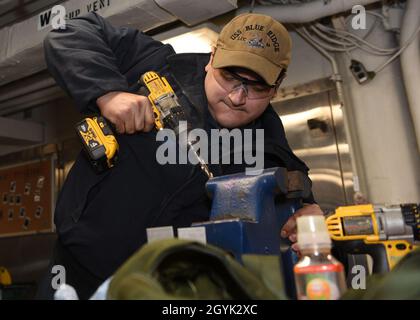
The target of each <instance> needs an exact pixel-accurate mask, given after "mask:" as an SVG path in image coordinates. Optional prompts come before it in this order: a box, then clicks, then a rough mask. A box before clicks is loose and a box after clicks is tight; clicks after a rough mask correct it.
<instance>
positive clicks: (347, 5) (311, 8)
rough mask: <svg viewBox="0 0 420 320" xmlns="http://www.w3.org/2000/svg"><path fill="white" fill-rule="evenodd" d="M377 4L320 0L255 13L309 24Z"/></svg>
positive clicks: (370, 0) (246, 9)
mask: <svg viewBox="0 0 420 320" xmlns="http://www.w3.org/2000/svg"><path fill="white" fill-rule="evenodd" d="M375 2H379V0H329V1H326V0H318V1H313V2H307V3H302V4H289V5H280V4H279V5H270V6H256V7H254V9H253V12H254V13H260V14H266V15H269V16H271V17H273V18H274V19H276V20H278V21H280V22H281V23H307V22H312V21H314V20H318V19H321V18H324V17H328V16H332V15H335V14H338V13H342V12H346V11H348V10H351V8H353V7H354V6H355V5H362V6H366V5H369V4H371V3H375ZM414 2H416V0H414ZM249 8H250V7H249V6H247V7H242V8H240V9H238V10H237V14H240V13H245V12H249Z"/></svg>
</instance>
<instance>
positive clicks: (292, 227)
mask: <svg viewBox="0 0 420 320" xmlns="http://www.w3.org/2000/svg"><path fill="white" fill-rule="evenodd" d="M317 215H324V213H323V212H322V210H321V208H320V207H319V205H317V204H307V203H304V204H303V207H302V208H300V209H299V210H297V211H296V212H295V213H294V214H293V216H291V217H290V218H289V220H287V222H286V223H285V224H284V226H283V228H282V229H281V233H280V235H281V237H282V238H289V240H290V241H291V242H293V244H292V249H293V250H295V251H299V247H298V245H297V243H296V241H297V225H296V219H297V218H298V217H300V216H317Z"/></svg>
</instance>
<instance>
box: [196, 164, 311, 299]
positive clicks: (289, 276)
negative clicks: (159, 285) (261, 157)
mask: <svg viewBox="0 0 420 320" xmlns="http://www.w3.org/2000/svg"><path fill="white" fill-rule="evenodd" d="M206 188H207V192H208V194H209V196H210V197H211V198H212V209H211V212H210V218H209V221H208V222H204V223H196V224H194V225H193V226H195V227H196V226H203V227H205V229H206V238H207V242H208V243H210V244H212V245H215V246H218V247H220V248H223V249H224V250H226V251H227V252H229V253H231V254H232V255H233V256H234V257H235V258H236V259H237V260H238V261H240V262H241V256H242V254H268V255H279V256H280V258H281V266H282V270H281V271H282V274H283V279H284V283H285V289H286V294H287V295H288V296H289V298H291V299H294V298H295V294H296V293H295V292H296V290H295V287H294V276H293V265H294V264H295V263H296V261H297V257H296V254H295V253H294V252H293V251H292V249H291V247H290V245H291V243H290V241H289V240H288V239H282V238H281V237H280V230H281V228H282V227H283V225H284V224H285V223H286V221H287V220H288V219H289V217H291V216H292V215H293V214H294V213H295V211H296V210H298V209H299V208H300V207H301V206H302V199H304V198H307V197H309V195H310V193H311V182H310V180H309V178H308V177H307V175H305V174H304V173H302V172H301V171H287V169H285V168H280V167H278V168H270V169H265V170H264V171H263V172H262V174H259V175H245V173H239V174H232V175H225V176H220V177H215V178H213V179H211V180H209V181H208V182H207V184H206Z"/></svg>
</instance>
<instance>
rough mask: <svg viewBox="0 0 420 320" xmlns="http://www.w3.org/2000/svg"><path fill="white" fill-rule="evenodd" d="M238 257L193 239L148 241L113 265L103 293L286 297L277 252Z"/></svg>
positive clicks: (169, 296) (118, 296)
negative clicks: (109, 279) (111, 274)
mask: <svg viewBox="0 0 420 320" xmlns="http://www.w3.org/2000/svg"><path fill="white" fill-rule="evenodd" d="M242 259H243V263H244V265H242V264H240V263H238V262H237V261H236V260H235V259H234V258H232V256H231V255H229V254H228V253H226V252H225V251H223V250H221V249H219V248H217V247H215V246H212V245H208V244H203V243H199V242H195V241H189V240H181V239H176V238H175V239H166V240H159V241H154V242H151V243H149V244H146V245H144V246H143V247H142V248H140V249H139V250H138V251H137V252H136V253H135V254H133V256H131V258H129V259H128V260H127V261H126V262H125V263H124V264H123V265H122V266H121V267H120V268H119V269H118V270H117V272H116V273H115V274H114V276H113V278H112V280H111V283H110V285H109V290H108V293H107V299H111V300H120V299H121V300H131V299H142V300H143V299H156V300H161V299H170V300H176V299H200V300H201V299H203V300H205V299H212V300H213V299H217V300H219V299H235V300H236V299H286V296H285V293H284V287H283V281H282V279H281V273H280V261H279V257H278V256H267V255H244V256H243V257H242Z"/></svg>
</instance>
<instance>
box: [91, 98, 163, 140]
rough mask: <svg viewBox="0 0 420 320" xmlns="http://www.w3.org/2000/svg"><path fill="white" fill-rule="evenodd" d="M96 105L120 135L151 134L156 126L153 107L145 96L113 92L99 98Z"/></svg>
mask: <svg viewBox="0 0 420 320" xmlns="http://www.w3.org/2000/svg"><path fill="white" fill-rule="evenodd" d="M96 104H97V105H98V107H99V110H100V111H101V114H102V115H103V116H104V117H105V118H107V119H108V120H109V121H111V122H112V123H113V124H114V125H115V127H116V129H117V132H118V133H129V134H132V133H135V132H137V131H143V132H149V131H150V130H152V129H153V127H154V125H155V118H154V115H153V109H152V105H151V104H150V101H149V99H148V98H147V97H145V96H140V95H137V94H132V93H128V92H121V91H112V92H108V93H107V94H105V95H103V96H101V97H99V98H98V99H97V100H96Z"/></svg>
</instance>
